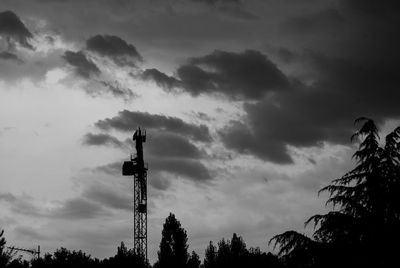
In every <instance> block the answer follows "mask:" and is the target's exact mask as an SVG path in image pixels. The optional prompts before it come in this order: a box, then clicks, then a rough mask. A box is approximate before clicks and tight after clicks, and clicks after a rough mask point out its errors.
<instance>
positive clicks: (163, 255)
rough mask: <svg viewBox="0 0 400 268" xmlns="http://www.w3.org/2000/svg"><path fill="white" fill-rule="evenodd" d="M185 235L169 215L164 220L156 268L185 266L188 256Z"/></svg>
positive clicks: (179, 267)
mask: <svg viewBox="0 0 400 268" xmlns="http://www.w3.org/2000/svg"><path fill="white" fill-rule="evenodd" d="M187 249H188V245H187V234H186V231H185V229H183V228H182V227H181V223H180V222H179V221H178V220H177V219H176V218H175V215H174V214H172V213H170V214H169V216H168V217H167V218H166V219H165V223H164V226H163V230H162V238H161V243H160V250H159V251H158V261H157V262H156V263H155V264H154V267H156V268H169V267H176V268H184V267H186V266H187V262H188V258H189V254H188V252H187Z"/></svg>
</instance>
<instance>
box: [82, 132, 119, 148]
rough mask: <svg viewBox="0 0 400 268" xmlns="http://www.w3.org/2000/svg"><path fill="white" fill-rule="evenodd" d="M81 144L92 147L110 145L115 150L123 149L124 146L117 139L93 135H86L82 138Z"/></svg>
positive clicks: (105, 135)
mask: <svg viewBox="0 0 400 268" xmlns="http://www.w3.org/2000/svg"><path fill="white" fill-rule="evenodd" d="M82 143H83V144H84V145H89V146H91V145H94V146H99V145H111V146H114V147H116V148H124V146H125V144H124V143H123V142H121V141H120V140H118V139H117V138H115V137H113V136H111V135H108V134H103V133H99V134H93V133H87V134H86V135H85V136H84V137H83V141H82Z"/></svg>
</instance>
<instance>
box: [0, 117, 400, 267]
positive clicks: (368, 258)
mask: <svg viewBox="0 0 400 268" xmlns="http://www.w3.org/2000/svg"><path fill="white" fill-rule="evenodd" d="M356 123H362V126H361V127H360V129H359V130H358V131H357V132H356V133H355V134H354V135H353V136H352V137H351V138H352V140H357V142H358V150H356V152H355V153H354V155H353V157H354V159H355V160H356V166H355V168H354V169H352V170H350V171H349V172H347V173H345V174H344V175H343V176H342V177H340V178H337V179H334V180H333V181H332V182H331V184H330V185H328V186H326V187H324V188H322V189H321V190H320V192H327V193H328V194H329V198H328V200H327V202H326V204H328V205H332V209H331V211H329V212H328V213H327V214H323V215H314V216H312V217H311V218H309V219H308V220H307V221H306V223H305V224H306V225H308V224H312V225H313V226H314V233H313V234H312V236H311V237H308V236H306V235H304V234H301V233H299V232H297V231H287V232H284V233H282V234H279V235H276V236H274V237H273V238H272V239H271V240H270V241H269V244H272V245H273V246H274V248H276V249H277V254H272V253H270V252H269V253H265V252H262V251H261V250H260V249H259V248H249V249H248V248H247V246H246V243H245V242H244V240H243V239H242V237H240V236H238V235H237V234H235V233H234V234H233V236H232V238H231V239H227V240H225V239H224V238H223V239H221V240H220V241H219V242H218V243H216V244H214V243H213V242H212V241H210V243H209V245H208V246H207V248H206V249H205V256H204V260H203V261H202V262H201V260H200V257H199V255H198V254H197V253H196V252H194V251H193V252H191V253H189V252H188V247H189V245H188V241H187V240H188V238H187V233H186V231H185V229H184V228H183V227H182V226H181V223H180V222H179V220H177V219H176V217H175V215H174V214H172V213H171V214H170V215H169V216H168V217H167V218H166V220H165V223H164V225H163V230H162V238H161V242H160V247H159V251H158V260H157V261H156V262H155V263H154V264H153V266H152V267H154V268H200V267H203V268H225V267H226V268H228V267H233V268H235V267H256V268H257V267H269V268H285V267H287V268H300V267H315V268H319V267H326V268H330V267H400V261H399V260H398V257H397V254H396V253H397V252H398V250H399V248H400V247H399V246H398V243H399V241H400V127H398V128H396V129H395V130H393V131H392V132H391V133H389V134H388V135H387V136H386V137H385V141H384V142H381V141H380V138H379V135H378V128H377V126H376V124H375V123H374V121H373V120H371V119H367V118H360V119H358V120H356ZM14 256H15V252H13V251H12V250H7V248H6V241H5V238H4V237H3V232H1V233H0V268H3V267H7V268H22V267H23V268H53V267H58V268H64V267H65V268H66V267H77V268H80V267H88V268H92V267H93V268H95V267H96V268H97V267H99V268H108V267H110V268H111V267H138V268H142V267H143V268H144V267H146V268H147V267H151V265H150V264H149V263H148V262H147V261H146V260H143V259H142V258H140V257H139V256H137V255H136V254H135V253H134V252H133V251H132V250H131V249H127V248H126V246H125V245H124V243H121V245H120V246H119V247H118V248H117V253H116V255H115V256H113V257H110V258H107V259H103V260H99V259H96V258H92V257H91V256H90V255H87V254H86V253H84V252H82V251H70V250H68V249H65V248H60V249H58V250H56V251H55V252H54V253H53V254H49V253H48V254H46V255H45V256H44V257H43V258H35V259H33V260H32V261H30V262H27V261H24V260H22V259H21V258H15V257H14Z"/></svg>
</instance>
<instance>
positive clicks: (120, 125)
mask: <svg viewBox="0 0 400 268" xmlns="http://www.w3.org/2000/svg"><path fill="white" fill-rule="evenodd" d="M95 126H96V127H98V128H100V129H103V130H110V129H115V130H119V131H130V132H132V131H134V130H135V129H136V128H137V127H138V126H140V127H143V128H146V129H154V130H155V131H169V132H174V133H176V134H179V135H183V136H187V137H190V138H192V139H194V140H197V141H203V142H209V141H211V136H210V133H209V130H208V127H207V126H205V125H199V126H198V125H194V124H189V123H186V122H184V121H183V120H182V119H180V118H177V117H170V116H165V115H157V114H149V113H142V112H132V111H128V110H123V111H120V112H119V113H118V115H117V116H115V117H112V118H106V119H104V120H99V121H97V122H96V123H95Z"/></svg>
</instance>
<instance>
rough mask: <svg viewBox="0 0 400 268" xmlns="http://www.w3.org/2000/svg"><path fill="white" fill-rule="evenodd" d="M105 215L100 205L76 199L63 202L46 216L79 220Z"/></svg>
mask: <svg viewBox="0 0 400 268" xmlns="http://www.w3.org/2000/svg"><path fill="white" fill-rule="evenodd" d="M107 214H108V213H107V212H106V211H105V210H104V209H103V207H102V206H101V205H100V204H98V203H94V202H92V201H90V200H87V199H85V198H81V197H77V198H71V199H68V200H66V201H64V202H63V203H62V204H61V205H60V206H59V207H57V208H54V209H52V210H51V211H50V212H49V213H48V216H49V217H51V218H60V219H68V220H79V219H93V218H96V217H98V216H104V215H107Z"/></svg>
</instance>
